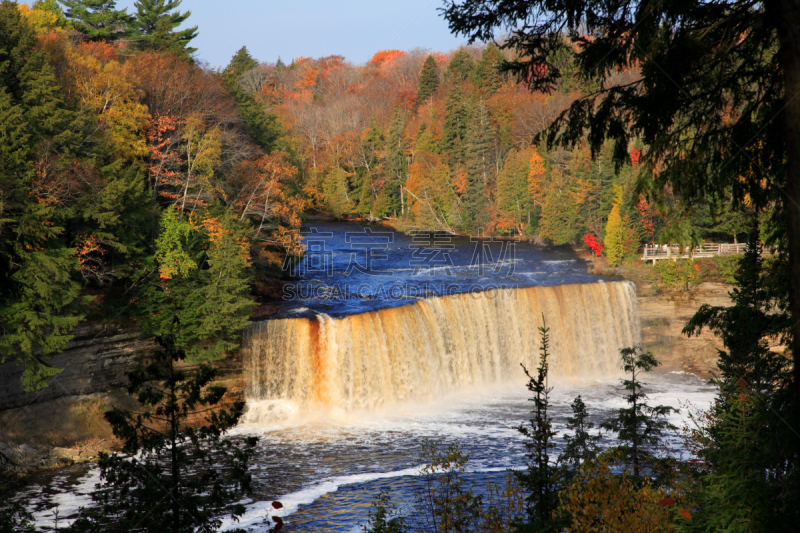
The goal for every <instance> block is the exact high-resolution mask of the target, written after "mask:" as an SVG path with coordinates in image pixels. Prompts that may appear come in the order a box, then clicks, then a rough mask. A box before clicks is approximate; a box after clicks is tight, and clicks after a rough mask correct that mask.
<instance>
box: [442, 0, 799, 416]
mask: <svg viewBox="0 0 800 533" xmlns="http://www.w3.org/2000/svg"><path fill="white" fill-rule="evenodd" d="M444 16H445V18H446V19H447V20H448V23H449V25H450V29H451V31H453V32H455V33H459V34H462V35H466V36H468V37H469V41H470V42H474V41H475V40H483V41H488V40H492V39H493V38H494V37H495V36H496V35H497V34H498V33H505V32H506V31H508V32H509V34H508V35H507V36H505V37H506V38H505V39H504V41H503V47H505V48H508V49H511V50H515V51H516V52H517V53H518V56H517V57H518V58H519V59H518V60H517V61H513V62H511V63H510V64H509V67H510V69H511V70H513V71H515V72H516V73H518V74H520V75H521V76H522V77H523V78H524V79H526V80H528V82H529V84H530V86H531V87H533V88H539V89H544V88H549V87H552V86H553V84H555V83H557V82H558V80H559V79H560V78H561V77H562V75H563V72H562V69H561V68H559V64H558V63H557V61H556V58H557V56H558V55H559V53H561V52H562V51H563V50H564V49H565V47H566V46H567V43H565V41H564V39H563V37H562V36H563V35H564V34H566V35H567V36H568V38H569V40H570V42H572V43H574V44H575V45H576V47H577V52H576V54H575V57H574V63H573V64H574V66H575V67H576V68H577V70H578V73H579V75H581V76H583V77H585V78H589V79H592V80H595V81H596V83H597V86H598V90H597V91H593V92H590V93H589V94H587V95H586V96H584V97H582V98H579V99H578V100H576V101H575V102H573V103H572V105H571V106H570V109H569V110H568V111H565V112H564V113H562V114H561V116H560V117H559V119H558V120H557V121H556V122H555V123H554V124H553V125H552V128H551V129H550V130H549V133H548V134H547V137H548V141H549V142H551V143H556V142H560V143H564V144H572V143H575V142H577V141H578V140H580V139H582V138H584V135H585V134H587V130H588V139H589V142H590V144H591V148H592V151H593V153H595V154H596V153H597V152H598V151H599V149H600V148H601V146H602V143H603V142H604V141H605V140H606V139H610V140H612V141H613V142H614V149H613V157H614V160H615V162H616V164H617V165H621V164H622V163H624V162H625V161H627V160H628V159H629V150H628V149H629V145H630V142H631V140H632V139H635V138H638V139H640V140H641V142H642V143H643V145H644V147H645V148H644V152H643V154H642V156H641V157H640V159H639V175H640V176H642V177H643V178H646V177H648V176H652V178H653V179H654V181H655V184H656V185H664V184H670V185H671V187H672V190H674V191H675V192H677V193H678V194H679V195H680V196H682V197H683V198H685V199H686V200H688V202H687V205H689V204H691V203H692V200H697V199H702V198H704V197H711V198H712V199H713V198H718V199H723V198H724V197H725V196H727V195H730V196H731V198H732V201H733V204H734V205H741V204H743V203H744V202H745V201H746V200H747V201H749V202H752V204H753V206H755V207H757V208H763V207H765V206H769V205H771V204H774V205H777V206H779V207H780V209H781V210H782V212H783V213H785V219H783V220H784V221H785V222H783V223H782V234H783V235H785V241H783V242H784V243H785V248H783V250H784V251H785V252H788V257H789V260H788V261H789V262H788V264H789V269H788V272H787V274H788V278H787V279H788V281H789V294H790V306H791V314H792V317H793V327H792V337H791V342H792V357H793V358H794V385H793V388H794V394H795V399H794V403H795V404H796V405H800V99H797V98H795V97H794V95H796V94H797V93H798V92H800V35H798V33H797V31H796V29H797V28H798V27H800V6H799V5H798V4H797V3H796V2H791V1H789V0H769V1H766V2H760V3H752V2H745V1H741V0H728V1H721V2H715V3H713V4H709V3H707V2H683V3H680V4H675V3H650V2H648V3H644V4H643V3H639V2H634V1H632V0H628V1H623V2H612V3H593V2H585V1H580V0H559V1H557V2H546V1H543V0H539V1H534V2H514V1H511V0H464V1H461V2H454V1H451V2H449V3H448V4H447V5H446V7H445V9H444ZM523 21H524V23H523ZM623 72H628V73H630V74H632V75H631V76H630V81H629V82H626V83H611V78H612V77H613V76H616V75H618V74H620V73H623ZM687 132H691V134H689V135H687ZM654 190H655V191H656V192H661V191H662V190H663V189H659V188H658V187H656V188H654ZM784 231H785V233H783V232H784ZM794 416H795V425H796V426H799V425H800V409H795V415H794Z"/></svg>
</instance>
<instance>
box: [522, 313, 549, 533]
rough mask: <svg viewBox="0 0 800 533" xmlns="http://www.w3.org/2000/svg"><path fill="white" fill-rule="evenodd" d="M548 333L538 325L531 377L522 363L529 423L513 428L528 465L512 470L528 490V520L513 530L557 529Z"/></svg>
mask: <svg viewBox="0 0 800 533" xmlns="http://www.w3.org/2000/svg"><path fill="white" fill-rule="evenodd" d="M549 332H550V328H548V327H547V326H546V325H543V326H541V327H540V328H539V334H540V336H541V341H540V345H539V367H538V368H537V369H536V375H535V376H532V375H531V374H530V373H529V372H528V369H527V368H525V365H523V366H522V369H523V370H524V371H525V375H526V376H528V390H529V391H531V392H532V393H533V397H532V398H530V401H532V402H533V411H532V413H531V415H532V416H531V419H530V422H529V425H523V426H519V427H518V428H517V429H518V430H519V432H520V433H522V434H523V435H524V436H525V448H526V450H527V453H526V455H527V457H528V468H527V469H526V470H522V471H516V472H514V475H515V476H516V477H517V479H518V480H519V482H520V484H521V485H522V488H523V489H524V490H525V491H526V492H528V497H527V507H526V511H527V515H528V520H527V522H525V523H522V524H517V529H516V530H517V531H526V532H527V531H531V532H534V531H537V532H538V531H540V532H549V531H560V529H557V527H558V525H559V521H558V519H556V518H554V516H553V511H555V509H556V508H557V507H558V486H559V483H560V481H559V479H560V471H559V470H560V469H559V468H558V466H557V465H555V464H554V462H553V461H551V460H550V453H551V452H552V450H553V449H554V444H553V437H555V435H556V432H555V430H554V429H553V418H552V417H551V416H550V414H549V409H550V391H551V390H553V388H552V387H548V386H547V373H548V368H549V367H548V362H547V358H548V357H550V333H549Z"/></svg>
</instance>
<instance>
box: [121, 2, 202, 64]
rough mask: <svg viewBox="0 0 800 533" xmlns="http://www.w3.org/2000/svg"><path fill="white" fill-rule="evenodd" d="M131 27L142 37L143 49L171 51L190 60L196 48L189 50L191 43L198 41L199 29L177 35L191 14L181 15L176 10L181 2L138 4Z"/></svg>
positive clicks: (135, 5) (191, 29) (135, 4)
mask: <svg viewBox="0 0 800 533" xmlns="http://www.w3.org/2000/svg"><path fill="white" fill-rule="evenodd" d="M133 5H134V7H135V8H136V15H134V18H133V21H132V26H133V31H134V32H135V33H136V34H138V35H139V36H140V39H141V40H142V46H143V48H147V49H151V50H171V51H177V52H179V53H182V54H185V55H186V56H189V55H191V54H193V53H195V52H196V51H197V48H189V47H188V45H189V42H190V41H191V40H192V39H194V38H195V37H197V26H194V27H192V28H187V29H185V30H180V31H175V30H176V29H177V27H178V26H180V25H181V24H183V23H184V22H185V21H186V19H188V18H189V16H190V15H191V14H192V13H191V11H186V12H185V13H181V12H180V11H178V10H177V9H178V8H179V7H180V5H181V0H137V1H136V2H134V3H133Z"/></svg>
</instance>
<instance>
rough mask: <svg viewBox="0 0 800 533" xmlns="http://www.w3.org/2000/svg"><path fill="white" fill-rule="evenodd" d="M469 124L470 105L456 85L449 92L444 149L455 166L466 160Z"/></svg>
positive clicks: (446, 106) (451, 164)
mask: <svg viewBox="0 0 800 533" xmlns="http://www.w3.org/2000/svg"><path fill="white" fill-rule="evenodd" d="M468 124H469V106H468V102H467V101H466V100H465V98H464V95H463V92H462V91H461V88H460V87H459V86H458V85H455V86H454V87H453V88H452V89H450V92H448V93H447V102H446V104H445V119H444V139H443V141H442V151H443V152H444V153H446V154H447V155H448V156H449V161H448V162H449V164H450V166H451V167H453V168H455V167H457V166H458V165H461V164H462V163H463V162H464V141H465V139H466V137H467V126H468Z"/></svg>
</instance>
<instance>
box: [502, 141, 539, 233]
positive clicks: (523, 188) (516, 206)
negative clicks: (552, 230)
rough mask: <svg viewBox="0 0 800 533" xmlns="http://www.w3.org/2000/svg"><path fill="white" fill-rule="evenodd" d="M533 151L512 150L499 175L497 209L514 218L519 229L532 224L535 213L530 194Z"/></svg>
mask: <svg viewBox="0 0 800 533" xmlns="http://www.w3.org/2000/svg"><path fill="white" fill-rule="evenodd" d="M530 159H531V151H530V150H522V151H517V150H516V149H512V150H511V152H510V153H509V154H508V157H506V162H505V164H504V165H503V169H502V170H501V171H500V173H499V174H498V175H497V192H496V194H495V197H496V199H497V207H498V208H500V210H501V211H502V212H503V213H505V214H507V215H510V216H511V217H513V219H514V222H515V224H516V225H517V227H520V225H521V224H526V225H527V224H530V223H531V220H532V215H533V213H534V208H535V206H534V203H533V198H531V195H530V194H529V192H528V175H529V173H530V168H531V167H530Z"/></svg>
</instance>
